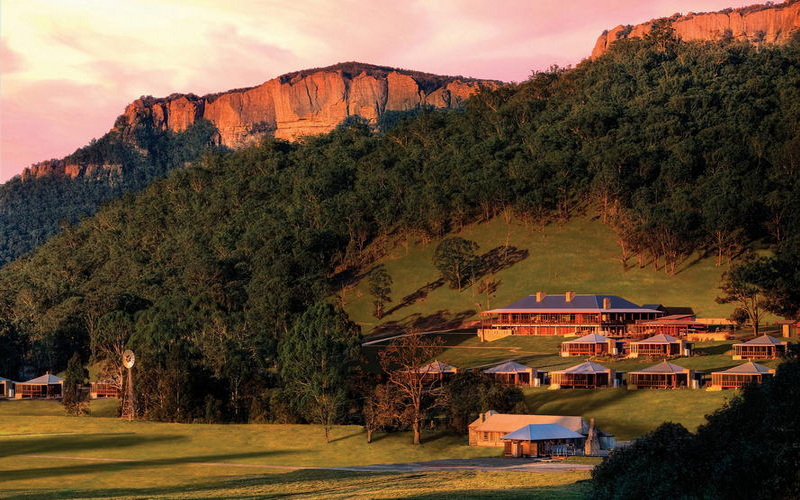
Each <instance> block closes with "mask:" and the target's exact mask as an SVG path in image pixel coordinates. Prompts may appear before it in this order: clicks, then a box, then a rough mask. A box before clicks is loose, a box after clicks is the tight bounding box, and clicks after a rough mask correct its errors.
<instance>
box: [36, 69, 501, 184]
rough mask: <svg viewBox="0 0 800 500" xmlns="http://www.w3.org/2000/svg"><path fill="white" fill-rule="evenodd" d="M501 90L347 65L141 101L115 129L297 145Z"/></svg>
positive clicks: (62, 168) (74, 168) (70, 168)
mask: <svg viewBox="0 0 800 500" xmlns="http://www.w3.org/2000/svg"><path fill="white" fill-rule="evenodd" d="M499 84H500V82H497V81H488V80H475V79H469V78H462V77H448V76H439V75H432V74H427V73H420V72H414V71H406V70H399V69H394V68H387V67H382V66H374V65H369V64H361V63H341V64H337V65H335V66H330V67H327V68H320V69H311V70H304V71H299V72H295V73H290V74H287V75H283V76H280V77H278V78H275V79H272V80H269V81H267V82H265V83H263V84H261V85H258V86H257V87H251V88H245V89H236V90H229V91H227V92H222V93H219V94H212V95H207V96H203V97H198V96H196V95H193V94H173V95H171V96H169V97H165V98H154V97H142V98H140V99H136V100H135V101H133V102H132V103H131V104H129V105H128V106H127V107H126V108H125V112H124V114H123V115H122V117H121V119H119V120H117V124H116V125H115V128H114V129H115V130H116V131H117V132H119V133H120V135H121V136H122V137H123V138H128V139H130V138H132V137H133V129H134V128H135V127H136V125H138V124H140V123H149V124H152V125H153V126H155V127H156V128H157V129H161V130H171V131H174V132H180V131H183V130H186V129H187V128H188V127H189V126H191V125H192V124H193V123H195V122H196V121H197V120H199V119H202V118H205V119H207V120H210V121H211V122H212V123H213V124H214V126H215V127H216V128H217V130H218V131H219V135H218V137H217V142H218V143H219V144H222V145H224V146H228V147H231V148H237V147H241V146H245V145H248V144H252V143H255V142H258V141H259V140H260V139H261V138H263V137H264V136H267V135H271V136H275V137H277V138H280V139H287V140H295V139H297V138H299V137H302V136H308V135H315V134H322V133H325V132H330V131H331V130H333V129H334V128H335V127H336V126H337V125H338V124H339V123H341V122H342V121H343V120H344V119H346V118H347V117H348V116H354V115H356V116H361V117H363V118H366V119H367V120H369V121H370V122H371V123H373V124H374V123H376V122H377V120H378V118H379V117H380V116H381V115H382V114H383V113H385V112H386V111H404V110H410V109H414V108H416V107H418V106H433V107H436V108H456V107H459V106H461V105H462V104H463V103H464V101H465V100H466V99H467V98H469V97H470V96H471V95H473V94H474V93H476V92H477V91H478V90H480V89H481V88H495V87H497V86H498V85H499ZM115 171H117V168H116V166H115V165H94V166H92V165H72V164H67V162H66V161H64V160H51V161H47V162H42V163H39V164H37V165H33V166H31V167H29V168H27V169H25V171H24V172H23V174H22V177H23V180H24V179H27V178H39V177H43V176H47V175H58V176H64V177H71V178H75V177H78V176H85V175H90V176H95V177H96V176H98V175H102V174H103V173H109V172H111V173H113V172H115Z"/></svg>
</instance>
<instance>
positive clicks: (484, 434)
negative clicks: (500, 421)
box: [483, 432, 489, 441]
mask: <svg viewBox="0 0 800 500" xmlns="http://www.w3.org/2000/svg"><path fill="white" fill-rule="evenodd" d="M483 440H484V441H488V440H489V433H488V432H484V433H483Z"/></svg>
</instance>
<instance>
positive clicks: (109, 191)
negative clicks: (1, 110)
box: [0, 121, 215, 266]
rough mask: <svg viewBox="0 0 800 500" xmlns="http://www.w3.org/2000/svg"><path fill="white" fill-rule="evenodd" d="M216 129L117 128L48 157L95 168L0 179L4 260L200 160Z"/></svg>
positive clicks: (0, 261)
mask: <svg viewBox="0 0 800 500" xmlns="http://www.w3.org/2000/svg"><path fill="white" fill-rule="evenodd" d="M214 133H215V129H214V127H213V125H211V124H210V123H209V122H207V121H200V122H198V123H196V124H194V125H193V126H192V127H190V128H189V129H187V130H185V131H183V132H179V133H174V132H169V131H161V130H155V129H153V128H152V127H146V126H139V127H138V128H137V129H136V130H134V131H133V133H132V134H131V135H132V136H133V137H130V138H128V140H123V138H122V137H121V136H120V134H119V132H118V131H116V130H113V131H111V132H109V133H107V134H106V135H104V136H103V137H101V138H100V139H98V140H93V141H92V142H91V143H90V144H89V145H87V146H85V147H83V148H80V149H78V150H77V151H75V152H74V153H72V154H71V155H69V156H67V157H66V158H64V159H63V160H53V161H52V162H49V164H52V165H55V164H57V165H58V168H63V166H64V165H84V166H86V165H88V166H89V167H88V169H90V170H91V172H84V173H83V175H76V176H65V175H43V176H41V177H39V178H34V177H28V178H23V177H22V176H17V177H14V178H13V179H11V180H9V181H8V182H6V183H5V184H3V185H0V234H1V235H2V236H3V237H2V239H0V266H2V265H3V264H6V263H8V262H11V261H12V260H14V259H16V258H17V257H18V256H20V255H22V254H25V253H27V252H30V251H31V250H33V249H34V248H36V247H37V246H39V245H41V244H42V243H44V242H45V241H46V240H47V238H49V237H50V236H52V235H54V234H56V233H57V232H58V231H59V230H60V228H62V227H66V226H69V225H72V224H74V223H75V222H77V221H78V220H79V219H80V218H82V217H86V216H88V215H92V214H94V213H95V212H96V211H97V208H98V207H99V206H100V205H101V204H103V203H105V202H107V201H109V200H113V199H117V198H119V197H120V196H122V194H124V193H134V192H137V191H139V190H141V189H143V188H144V187H145V186H147V185H148V184H150V182H152V181H153V179H158V178H160V177H163V176H164V175H165V174H166V173H167V172H169V171H171V170H173V169H175V168H178V167H182V166H184V165H185V164H186V163H187V162H190V161H194V160H196V159H197V158H199V157H200V154H201V153H202V151H204V150H205V149H207V148H210V147H211V145H212V141H211V139H212V137H213V136H214ZM48 166H49V165H48ZM42 170H44V167H43V168H42Z"/></svg>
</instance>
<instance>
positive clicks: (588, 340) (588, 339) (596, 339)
mask: <svg viewBox="0 0 800 500" xmlns="http://www.w3.org/2000/svg"><path fill="white" fill-rule="evenodd" d="M606 342H608V337H604V336H602V335H600V334H599V333H590V334H589V335H584V336H583V337H581V338H579V339H575V340H567V341H566V342H564V343H565V344H573V343H574V344H605V343H606Z"/></svg>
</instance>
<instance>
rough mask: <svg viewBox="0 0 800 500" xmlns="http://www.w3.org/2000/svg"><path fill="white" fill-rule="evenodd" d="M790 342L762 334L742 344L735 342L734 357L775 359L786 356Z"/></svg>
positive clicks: (735, 358)
mask: <svg viewBox="0 0 800 500" xmlns="http://www.w3.org/2000/svg"><path fill="white" fill-rule="evenodd" d="M788 347H789V343H788V342H786V341H784V340H778V339H776V338H775V337H770V336H769V335H766V334H765V335H761V336H759V337H756V338H754V339H752V340H748V341H747V342H744V343H741V344H733V359H734V360H739V359H775V358H782V357H784V356H786V351H787V349H788Z"/></svg>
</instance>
